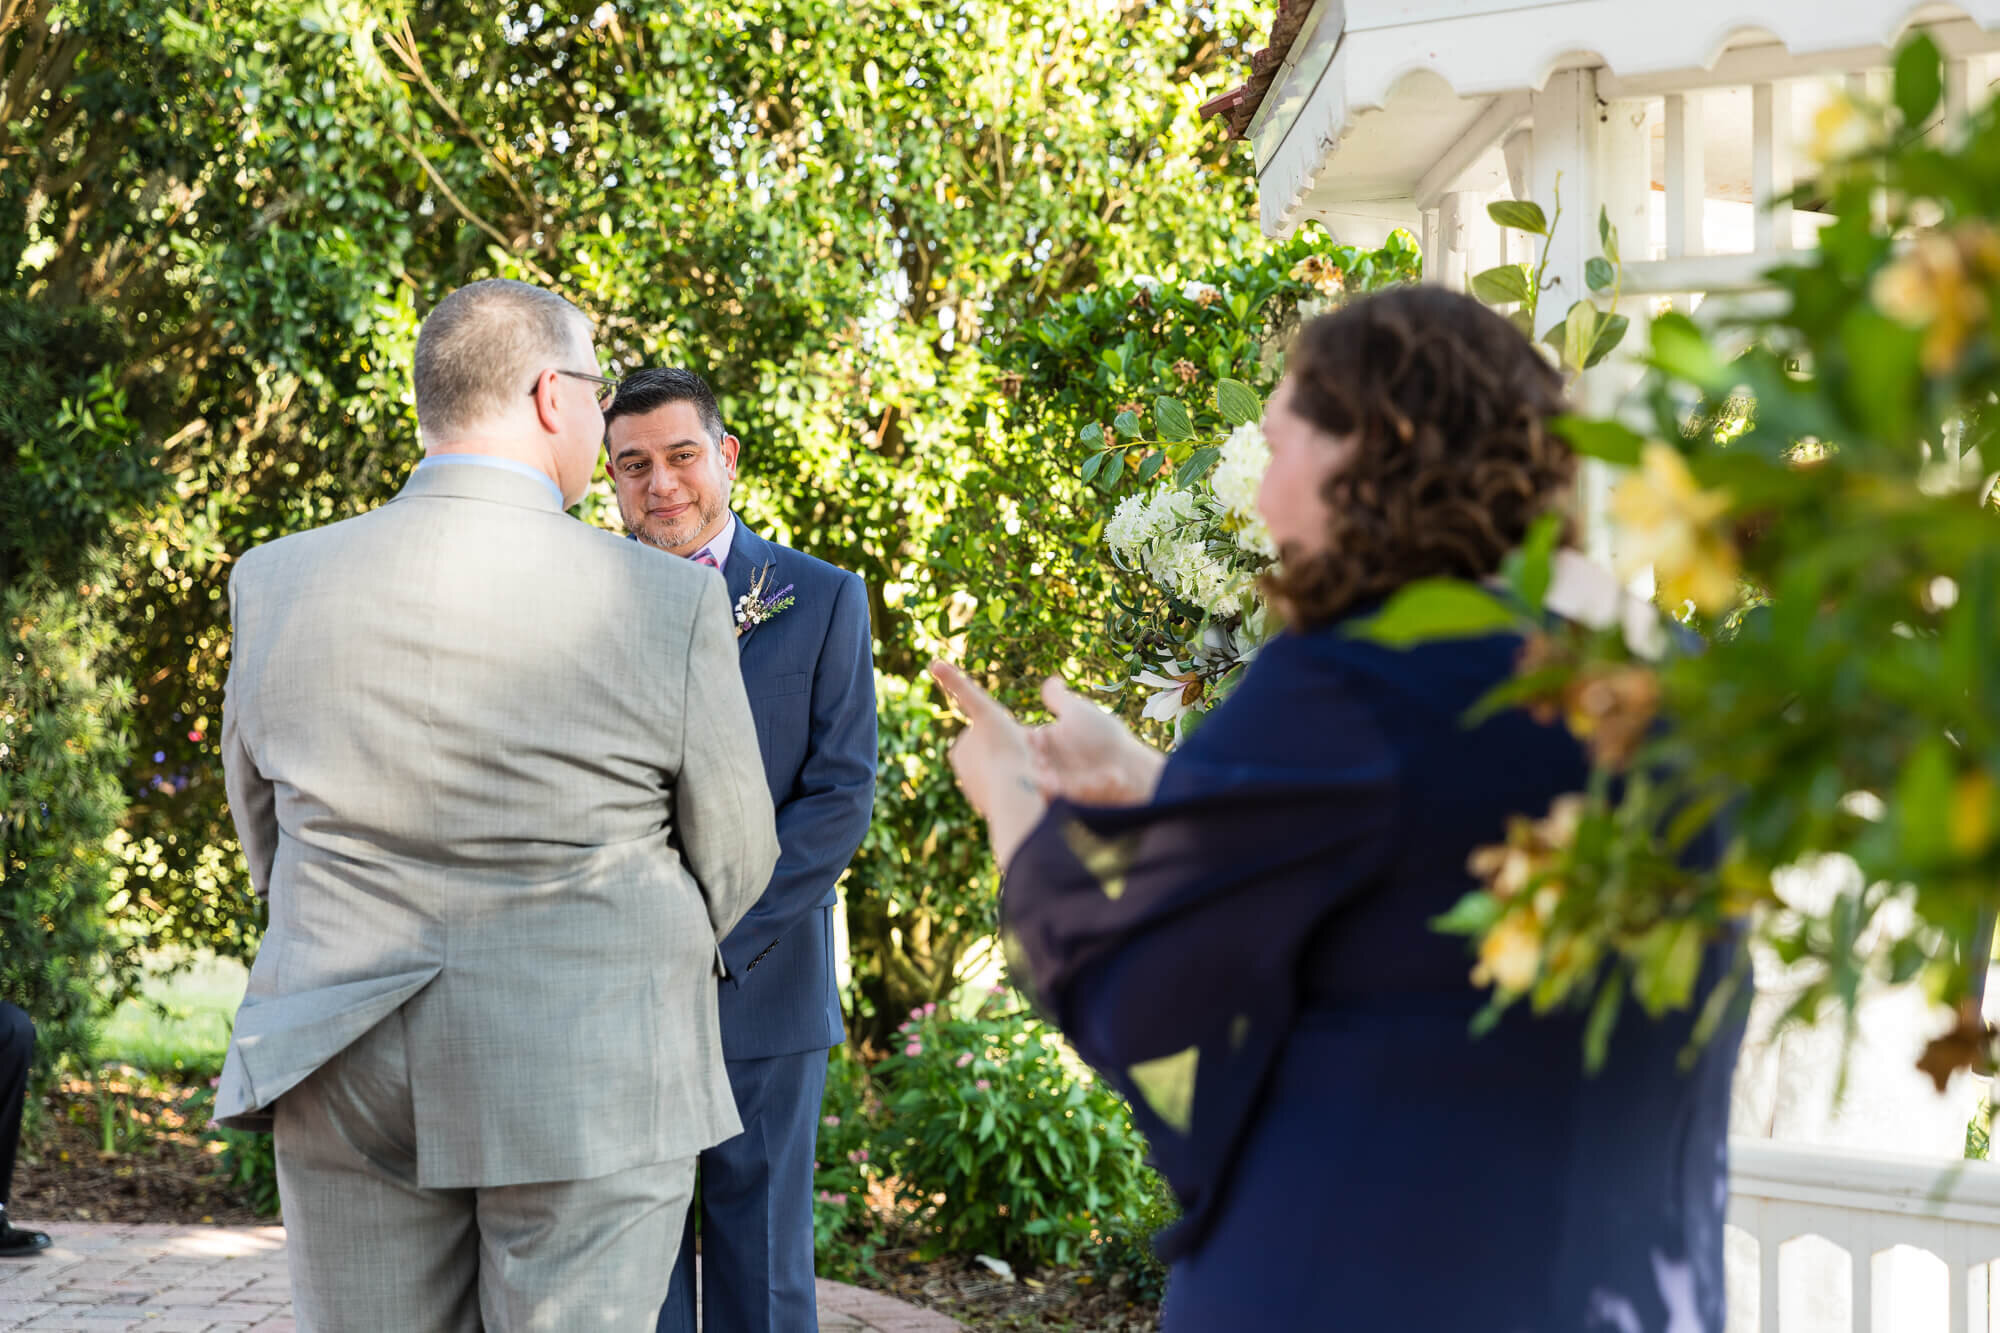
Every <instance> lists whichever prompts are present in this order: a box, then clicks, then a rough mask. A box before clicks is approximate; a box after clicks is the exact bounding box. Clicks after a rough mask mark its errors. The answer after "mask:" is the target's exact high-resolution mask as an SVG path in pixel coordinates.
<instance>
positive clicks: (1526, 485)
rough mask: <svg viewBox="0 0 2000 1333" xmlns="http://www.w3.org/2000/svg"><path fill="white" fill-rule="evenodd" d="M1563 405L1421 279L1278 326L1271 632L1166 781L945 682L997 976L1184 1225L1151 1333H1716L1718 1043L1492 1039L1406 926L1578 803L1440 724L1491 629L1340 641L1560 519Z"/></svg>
mask: <svg viewBox="0 0 2000 1333" xmlns="http://www.w3.org/2000/svg"><path fill="white" fill-rule="evenodd" d="M1562 410H1563V401H1562V387H1561V382H1560V380H1559V378H1558V377H1557V375H1556V373H1555V372H1554V371H1553V370H1552V369H1551V368H1550V367H1549V366H1548V364H1547V363H1546V362H1545V361H1544V360H1543V358H1542V357H1541V355H1540V354H1539V353H1538V352H1537V351H1536V350H1535V349H1534V348H1533V347H1531V346H1530V345H1529V343H1528V341H1527V340H1526V339H1525V338H1523V337H1522V336H1521V335H1520V334H1519V333H1517V332H1516V331H1515V330H1514V329H1513V327H1512V326H1510V325H1509V324H1508V323H1507V322H1506V321H1505V320H1503V319H1502V318H1501V317H1500V316H1498V315H1496V314H1494V313H1493V312H1491V311H1489V310H1487V309H1485V308H1484V307H1483V306H1480V305H1479V304H1478V303H1476V302H1474V301H1472V300H1470V299H1468V298H1465V297H1462V296H1457V295H1454V294H1452V293H1450V292H1447V291H1444V290H1442V289H1440V288H1436V287H1412V288H1403V289H1398V290H1395V291H1390V292H1385V293H1382V294H1379V295H1376V296H1372V297H1369V298H1367V299H1365V300H1362V301H1358V302H1356V303H1354V304H1352V305H1350V306H1348V307H1346V308H1345V309H1343V310H1341V311H1339V312H1336V313H1334V314H1331V315H1327V316H1324V317H1322V318H1321V319H1318V320H1315V321H1314V322H1313V323H1311V324H1310V325H1308V326H1307V327H1306V328H1305V329H1304V330H1303V331H1302V333H1301V334H1300V336H1299V339H1298V341H1297V344H1296V346H1295V348H1294V350H1293V353H1292V357H1291V360H1290V363H1289V372H1288V374H1287V376H1286V379H1285V381H1284V383H1283V384H1281V385H1280V386H1279V388H1278V390H1277V392H1276V393H1275V395H1274V396H1273V398H1272V400H1271V403H1270V407H1269V410H1268V412H1267V414H1266V417H1265V433H1266V436H1267V438H1268V439H1269V441H1270V446H1271V467H1270V471H1269V473H1268V474H1267V475H1266V477H1265V479H1264V482H1263V486H1262V488H1261V490H1260V492H1259V496H1258V505H1259V508H1260V510H1261V511H1262V512H1263V515H1264V517H1265V519H1266V521H1267V522H1268V524H1269V526H1270V529H1271V532H1272V535H1273V536H1274V537H1275V538H1276V539H1277V540H1278V542H1279V543H1280V547H1281V549H1282V550H1283V552H1284V561H1283V567H1284V573H1283V574H1282V575H1281V576H1280V577H1278V578H1276V579H1275V580H1274V581H1273V584H1272V588H1271V591H1272V594H1273V600H1274V603H1275V605H1276V606H1277V607H1278V608H1279V609H1280V610H1281V611H1283V613H1284V614H1285V617H1286V620H1287V623H1288V628H1287V629H1286V631H1285V632H1283V633H1282V634H1280V635H1278V636H1277V637H1276V638H1275V639H1273V640H1272V641H1271V642H1270V643H1268V644H1267V645H1266V646H1265V647H1264V649H1263V651H1262V653H1261V654H1260V655H1259V656H1258V657H1257V659H1256V661H1255V662H1254V663H1253V664H1252V665H1251V666H1250V667H1249V669H1248V671H1247V672H1246V673H1245V675H1244V677H1243V679H1242V682H1241V684H1240V685H1239V686H1238V688H1237V689H1236V690H1235V692H1234V693H1233V694H1232V695H1231V696H1230V697H1229V698H1228V699H1227V700H1226V701H1224V702H1223V703H1222V704H1221V705H1220V706H1218V707H1217V708H1216V709H1215V711H1214V713H1213V714H1212V715H1211V716H1210V717H1209V718H1208V719H1207V720H1206V722H1205V723H1204V724H1203V725H1202V726H1201V727H1200V728H1199V729H1197V730H1196V731H1194V732H1193V734H1192V735H1191V736H1190V737H1189V739H1188V740H1187V741H1186V742H1185V743H1184V744H1182V745H1181V746H1180V747H1179V748H1178V749H1176V750H1175V751H1174V752H1173V754H1172V755H1171V756H1170V757H1169V756H1163V755H1160V754H1159V753H1157V752H1155V751H1153V750H1151V749H1149V748H1148V747H1146V746H1145V745H1143V744H1142V743H1141V742H1139V741H1138V740H1136V739H1135V738H1133V737H1132V736H1131V734H1130V733H1129V732H1127V731H1126V730H1125V729H1124V728H1123V727H1122V725H1120V724H1119V723H1118V722H1116V721H1115V720H1114V719H1113V718H1111V717H1110V716H1109V715H1108V714H1106V713H1104V712H1102V711H1101V710H1099V709H1096V708H1095V707H1094V706H1092V705H1090V704H1088V703H1087V702H1085V701H1084V700H1082V699H1081V698H1079V697H1078V696H1076V695H1073V694H1071V693H1069V692H1068V691H1067V690H1065V689H1064V688H1063V687H1062V686H1061V685H1060V684H1059V683H1057V682H1054V681H1051V682H1049V683H1048V685H1047V686H1045V687H1044V690H1043V697H1044V700H1045V702H1047V704H1048V705H1049V708H1050V711H1051V712H1052V713H1053V714H1054V716H1055V719H1056V720H1055V721H1054V722H1053V723H1051V724H1050V725H1048V726H1045V727H1042V728H1038V729H1036V730H1034V731H1029V730H1028V729H1026V728H1023V727H1022V726H1020V725H1019V724H1018V723H1016V722H1015V721H1014V720H1013V719H1012V718H1011V717H1009V716H1008V714H1007V713H1006V711H1005V710H1004V709H1002V708H1001V707H1000V706H999V705H998V704H996V703H995V702H994V701H993V700H992V699H991V698H989V697H988V696H987V695H986V694H985V692H984V691H982V690H981V689H980V688H979V687H978V686H977V685H976V684H974V683H973V682H972V681H971V680H970V679H969V678H967V677H966V676H965V675H963V674H962V673H961V672H959V671H958V670H957V669H956V668H953V667H950V666H948V665H945V664H942V663H940V664H938V665H937V666H936V667H935V668H934V670H935V671H936V673H937V675H938V678H939V680H940V682H941V683H943V684H944V685H945V687H946V688H947V689H948V690H949V691H950V692H951V693H952V694H953V695H954V697H955V698H957V700H958V701H959V703H960V705H961V707H962V708H963V709H964V710H965V712H966V714H967V716H968V717H969V718H970V719H971V722H972V725H971V727H970V728H969V729H968V730H967V731H966V733H965V734H964V735H963V736H962V737H961V739H960V740H959V742H958V743H957V745H956V746H955V747H954V750H953V755H952V759H953V764H954V766H955V767H956V768H957V770H958V772H959V777H960V781H961V782H962V784H963V785H964V786H965V789H966V791H967V794H968V795H969V796H970V797H971V798H972V800H973V803H974V804H975V805H976V806H977V807H978V808H979V809H980V811H981V812H982V813H983V814H984V815H985V816H986V817H987V819H988V821H989V824H990V830H991V834H992V837H993V841H994V846H995V852H996V854H997V855H998V856H999V858H1000V860H1001V863H1002V864H1003V865H1005V866H1006V867H1007V875H1006V889H1005V894H1004V898H1003V905H1002V917H1003V924H1004V931H1005V940H1006V944H1007V947H1008V952H1009V957H1010V961H1011V962H1012V965H1013V969H1014V973H1015V976H1016V979H1017V981H1019V982H1020V983H1021V984H1022V985H1023V986H1024V987H1026V988H1027V989H1028V990H1029V991H1030V992H1031V993H1032V995H1033V996H1034V998H1035V999H1036V1001H1037V1003H1038V1004H1040V1005H1041V1006H1042V1007H1043V1008H1044V1009H1045V1010H1046V1011H1047V1012H1048V1013H1049V1014H1050V1015H1051V1016H1052V1017H1053V1018H1054V1019H1055V1020H1056V1021H1057V1022H1058V1023H1060V1024H1061V1026H1062V1028H1063V1030H1064V1031H1065V1032H1066V1033H1067V1034H1068V1035H1069V1037H1070V1039H1071V1041H1072V1042H1073V1043H1074V1044H1075V1046H1076V1049H1077V1050H1078V1051H1079V1052H1080V1053H1081V1054H1082V1055H1083V1056H1084V1058H1086V1059H1087V1060H1089V1061H1090V1062H1091V1063H1092V1064H1093V1065H1094V1066H1095V1067H1096V1068H1097V1069H1099V1070H1100V1071H1102V1072H1103V1074H1104V1075H1105V1076H1106V1077H1107V1078H1109V1079H1110V1080H1111V1081H1112V1082H1113V1083H1115V1084H1116V1085H1117V1086H1118V1087H1119V1088H1120V1089H1121V1090H1122V1091H1124V1092H1125V1093H1126V1095H1127V1096H1128V1097H1129V1098H1130V1099H1131V1101H1132V1104H1133V1111H1134V1115H1135V1117H1136V1119H1137V1120H1138V1122H1139V1124H1140V1125H1141V1127H1142V1128H1144V1129H1145V1130H1146V1132H1147V1135H1148V1137H1149V1139H1150V1141H1151V1143H1152V1146H1153V1149H1154V1156H1155V1160H1156V1162H1157V1164H1158V1165H1159V1166H1160V1168H1161V1170H1162V1172H1163V1174H1165V1176H1166V1177H1167V1179H1168V1181H1169V1182H1170V1183H1171V1184H1172V1185H1173V1186H1174V1189H1175V1192H1176V1193H1177V1194H1178V1196H1179V1197H1180V1200H1181V1204H1182V1207H1183V1210H1184V1216H1183V1218H1182V1220H1181V1221H1180V1222H1179V1223H1178V1224H1177V1225H1176V1226H1175V1227H1174V1228H1172V1229H1170V1230H1169V1231H1168V1232H1166V1233H1164V1235H1163V1236H1162V1237H1161V1238H1160V1250H1161V1254H1162V1256H1163V1257H1164V1258H1166V1259H1167V1260H1168V1261H1169V1262H1170V1264H1171V1274H1170V1277H1169V1281H1168V1287H1167V1297H1166V1304H1165V1312H1164V1314H1165V1328H1166V1329H1167V1330H1168V1333H1206V1331H1207V1330H1222V1329H1235V1328H1254V1329H1259V1330H1266V1329H1268V1330H1301V1331H1302V1333H1318V1331H1319V1330H1329V1331H1332V1330H1338V1333H1419V1331H1421V1333H1430V1331H1431V1330H1445V1329H1466V1330H1472V1329H1477V1330H1479V1331H1480V1333H1572V1331H1574V1333H1586V1331H1587V1330H1609V1331H1611V1333H1720V1331H1721V1329H1722V1323H1723V1276H1722V1224H1723V1208H1724V1204H1725V1201H1726V1195H1727V1188H1728V1186H1727V1158H1726V1143H1727V1141H1726V1134H1727V1127H1728V1102H1729V1081H1730V1074H1731V1071H1732V1068H1733V1066H1734V1063H1735V1058H1736V1047H1737V1042H1738V1039H1739V1037H1740V1028H1737V1029H1734V1030H1728V1031H1725V1032H1723V1033H1721V1034H1719V1035H1718V1036H1716V1037H1715V1038H1714V1039H1713V1040H1712V1041H1711V1042H1710V1043H1709V1044H1708V1045H1707V1046H1706V1047H1705V1048H1704V1049H1703V1051H1702V1053H1701V1055H1700V1056H1699V1058H1698V1059H1697V1060H1696V1061H1695V1062H1694V1063H1693V1065H1692V1067H1691V1068H1689V1069H1687V1070H1686V1071H1685V1072H1683V1070H1682V1068H1681V1066H1680V1056H1681V1054H1682V1051H1683V1049H1684V1048H1685V1047H1686V1044H1687V1039H1688V1035H1689V1028H1690V1021H1689V1020H1688V1018H1687V1017H1686V1016H1681V1017H1678V1018H1673V1019H1669V1020H1667V1021H1662V1022H1658V1023H1653V1022H1649V1021H1647V1020H1646V1019H1644V1017H1643V1016H1642V1015H1639V1014H1638V1013H1636V1011H1634V1012H1629V1013H1628V1014H1627V1016H1626V1017H1625V1018H1624V1020H1623V1021H1622V1022H1621V1023H1620V1026H1619V1028H1618V1030H1617V1032H1616V1033H1615V1034H1614V1036H1613V1038H1612V1041H1611V1048H1610V1056H1609V1059H1608V1060H1607V1062H1606V1064H1605V1066H1604V1068H1603V1069H1602V1070H1601V1071H1600V1072H1599V1073H1598V1074H1596V1075H1595V1076H1586V1075H1585V1073H1584V1069H1583V1056H1582V1018H1581V1016H1580V1015H1574V1016H1566V1015H1562V1014H1557V1015H1550V1016H1545V1017H1541V1018H1535V1017H1531V1016H1530V1015H1528V1014H1526V1013H1524V1012H1521V1011H1520V1010H1515V1011H1510V1013H1509V1014H1508V1016H1507V1017H1506V1018H1505V1019H1504V1020H1503V1021H1502V1022H1501V1023H1500V1024H1499V1026H1498V1027H1496V1028H1495V1029H1494V1030H1493V1031H1491V1032H1489V1033H1487V1034H1486V1035H1485V1036H1483V1037H1479V1038H1474V1037H1473V1036H1471V1035H1470V1034H1469V1032H1468V1025H1469V1023H1470V1021H1471V1019H1472V1017H1473V1015H1474V1014H1475V1013H1477V1012H1478V1011H1479V1009H1480V1008H1481V1007H1482V1005H1483V1004H1484V1002H1485V998H1486V996H1485V994H1484V992H1482V991H1481V990H1479V989H1478V988H1477V987H1475V986H1474V985H1473V984H1472V982H1471V980H1470V978H1469V975H1468V972H1469V964H1470V961H1471V960H1470V959H1469V957H1468V955H1467V951H1466V947H1465V945H1464V942H1463V941H1461V940H1458V939H1454V938H1451V937H1448V936H1444V935H1440V934H1438V933H1437V932H1436V931H1434V930H1433V929H1432V927H1431V925H1430V922H1431V920H1432V919H1433V918H1434V917H1436V916H1438V915H1439V914H1441V913H1443V912H1444V911H1446V910H1447V909H1449V908H1450V907H1451V906H1452V905H1453V904H1454V903H1455V902H1457V901H1458V899H1459V898H1460V897H1461V896H1462V895H1463V894H1465V893H1466V892H1468V891H1469V890H1470V889H1472V888H1473V887H1474V885H1473V882H1472V880H1471V879H1470V877H1469V876H1468V872H1467V870H1466V862H1467V858H1468V857H1469V855H1470V854H1471V853H1472V851H1473V850H1474V849H1475V848H1478V847H1480V846H1483V845H1487V844H1491V843H1496V842H1499V841H1501V840H1502V838H1503V835H1504V832H1505V827H1506V823H1507V820H1508V817H1509V816H1511V815H1528V816H1533V817H1539V816H1541V815H1543V814H1544V813H1546V812H1547V810H1548V808H1549V805H1550V803H1551V801H1552V800H1553V799H1554V798H1555V797H1558V796H1561V795H1563V794H1565V793H1568V792H1575V791H1580V790H1582V789H1583V787H1584V786H1585V782H1586V773H1587V762H1586V759H1585V756H1584V753H1583V751H1582V750H1581V748H1580V747H1579V746H1578V744H1577V742H1576V741H1575V739H1574V738H1572V737H1571V736H1570V734H1569V733H1568V732H1567V731H1566V730H1564V729H1563V728H1562V727H1561V726H1559V725H1557V726H1544V725H1541V724H1538V723H1537V722H1535V721H1534V720H1533V719H1532V718H1531V717H1530V716H1528V715H1527V714H1526V713H1525V712H1521V711H1511V712H1504V713H1501V714H1499V715H1497V716H1494V717H1492V718H1491V719H1489V720H1487V721H1485V722H1483V723H1481V724H1480V725H1478V726H1468V725H1467V724H1466V721H1465V717H1466V714H1467V712H1468V710H1469V709H1471V707H1472V706H1473V705H1474V704H1475V703H1476V702H1478V701H1479V700H1480V698H1481V697H1482V696H1483V695H1484V694H1485V693H1486V692H1487V691H1488V690H1489V689H1490V688H1491V687H1492V686H1494V685H1496V684H1498V683H1499V682H1501V681H1503V680H1505V679H1507V678H1508V677H1509V676H1510V675H1511V674H1512V671H1513V667H1514V662H1515V658H1516V655H1517V654H1518V652H1519V651H1520V648H1521V643H1520V641H1519V639H1518V638H1516V637H1514V636H1511V635H1496V636H1492V637H1488V638H1481V639H1471V640H1464V639H1461V640H1455V641H1450V642H1438V643H1432V644H1428V645H1423V646H1420V647H1417V648H1414V649H1410V650H1407V651H1392V650H1390V649H1386V648H1383V647H1380V646H1377V645H1374V644H1372V643H1369V642H1367V641H1365V640H1363V639H1360V638H1358V637H1355V636H1354V635H1353V634H1352V633H1351V631H1352V629H1353V627H1354V624H1355V622H1356V620H1357V619H1358V618H1359V617H1363V616H1365V615H1367V614H1368V613H1370V612H1372V611H1373V610H1375V609H1377V608H1378V607H1379V606H1380V605H1381V604H1382V602H1383V600H1384V599H1385V598H1386V597H1387V596H1388V595H1389V594H1391V593H1393V592H1394V591H1395V590H1396V589H1397V588H1398V587H1399V586H1401V585H1402V584H1404V583H1407V582H1409V581H1411V580H1414V579H1419V578H1425V577H1434V576H1450V577H1456V578H1466V579H1478V578H1484V577H1487V576H1490V575H1492V574H1494V573H1495V572H1496V571H1497V570H1498V569H1499V567H1500V564H1501V561H1502V560H1503V559H1504V557H1505V556H1506V555H1507V554H1508V552H1509V551H1511V550H1512V549H1513V548H1515V547H1516V546H1518V545H1519V544H1520V542H1521V541H1522V539H1523V538H1524V536H1525V535H1526V533H1527V531H1528V529H1529V528H1530V526H1531V525H1532V524H1533V523H1534V521H1535V520H1536V519H1537V518H1538V517H1539V516H1541V515H1542V514H1544V513H1546V512H1549V511H1552V510H1561V509H1562V508H1564V507H1565V506H1566V505H1567V504H1568V503H1569V502H1570V498H1571V495H1572V493H1573V492H1572V476H1573V470H1574V465H1573V460H1572V457H1571V455H1570V454H1569V453H1568V451H1567V449H1566V448H1565V447H1564V445H1563V443H1562V441H1561V440H1560V439H1559V438H1557V437H1556V436H1554V435H1553V434H1551V433H1550V431H1549V423H1550V420H1551V419H1552V418H1553V417H1555V416H1556V415H1557V414H1559V413H1560V412H1561V411H1562Z"/></svg>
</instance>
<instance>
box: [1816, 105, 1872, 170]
mask: <svg viewBox="0 0 2000 1333" xmlns="http://www.w3.org/2000/svg"><path fill="white" fill-rule="evenodd" d="M1880 133H1881V124H1880V122H1879V121H1878V119H1877V118H1876V117H1875V116H1874V115H1872V114H1871V113H1870V112H1869V109H1868V108H1867V107H1864V106H1863V105H1862V104H1861V103H1860V102H1857V101H1855V100H1854V99H1853V98H1852V97H1850V96H1848V95H1847V94H1845V93H1840V94H1836V95H1835V96H1834V97H1833V98H1832V99H1831V100H1830V101H1828V102H1827V104H1826V105H1825V106H1823V107H1821V108H1820V109H1819V110H1818V111H1817V112H1815V113H1814V114H1813V133H1812V155H1813V157H1814V158H1815V159H1817V160H1818V161H1820V162H1822V163H1828V162H1840V161H1844V160H1845V159H1847V158H1850V157H1853V156H1855V155H1856V154H1858V153H1864V152H1866V151H1868V149H1870V148H1872V147H1874V146H1875V142H1876V139H1877V138H1878V137H1879V136H1880Z"/></svg>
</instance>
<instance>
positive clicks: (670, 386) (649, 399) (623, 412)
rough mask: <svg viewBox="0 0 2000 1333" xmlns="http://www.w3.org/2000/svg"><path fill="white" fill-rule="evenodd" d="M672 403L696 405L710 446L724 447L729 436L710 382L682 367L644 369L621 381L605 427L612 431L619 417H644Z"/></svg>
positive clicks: (649, 367) (645, 367)
mask: <svg viewBox="0 0 2000 1333" xmlns="http://www.w3.org/2000/svg"><path fill="white" fill-rule="evenodd" d="M669 403H693V404H694V410H695V413H696V414H697V415H698V416H700V417H701V428H702V429H703V430H705V431H707V432H708V442H709V443H710V444H721V443H722V437H723V436H724V435H726V434H727V433H728V432H727V431H725V430H724V429H723V426H722V408H721V407H720V406H718V405H717V404H716V401H715V393H714V391H713V390H711V389H710V388H709V387H708V381H707V380H705V379H703V378H702V377H701V376H699V375H697V374H695V373H694V372H693V371H692V370H684V369H682V368H681V367H679V366H644V367H641V368H640V369H638V370H635V371H633V372H632V373H631V374H629V375H627V376H626V377H625V378H624V379H622V380H619V381H618V394H617V396H616V397H614V398H613V399H612V400H611V406H610V408H609V409H608V410H607V411H606V412H605V413H604V425H605V427H606V428H607V429H609V428H610V425H611V423H612V422H614V421H616V420H618V418H620V417H636V416H643V415H645V414H646V413H648V412H652V411H656V410H658V409H659V408H662V407H665V406H667V405H668V404H669Z"/></svg>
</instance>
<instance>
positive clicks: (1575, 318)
mask: <svg viewBox="0 0 2000 1333" xmlns="http://www.w3.org/2000/svg"><path fill="white" fill-rule="evenodd" d="M1596 342H1597V307H1596V306H1594V305H1592V304H1591V303H1590V302H1588V301H1578V302H1577V303H1576V304H1575V305H1573V306H1571V307H1570V308H1569V314H1568V315H1567V316H1565V317H1564V319H1563V347H1562V359H1563V364H1564V365H1566V366H1570V367H1572V368H1574V369H1577V370H1581V369H1583V363H1584V362H1585V361H1586V360H1587V359H1588V358H1589V356H1590V349H1591V348H1592V347H1593V346H1594V345H1595V344H1596Z"/></svg>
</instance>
